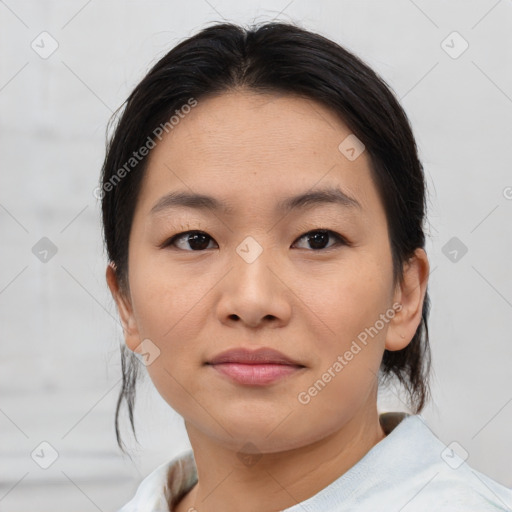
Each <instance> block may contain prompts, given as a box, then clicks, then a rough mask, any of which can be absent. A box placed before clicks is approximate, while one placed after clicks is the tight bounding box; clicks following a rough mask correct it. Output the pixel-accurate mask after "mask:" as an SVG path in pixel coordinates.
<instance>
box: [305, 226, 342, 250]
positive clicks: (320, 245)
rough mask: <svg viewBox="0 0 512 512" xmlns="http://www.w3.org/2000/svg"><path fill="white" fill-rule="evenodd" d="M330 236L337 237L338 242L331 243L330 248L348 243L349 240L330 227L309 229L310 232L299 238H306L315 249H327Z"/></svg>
mask: <svg viewBox="0 0 512 512" xmlns="http://www.w3.org/2000/svg"><path fill="white" fill-rule="evenodd" d="M329 237H333V238H335V239H336V241H337V243H336V244H331V245H330V246H328V247H327V248H330V247H332V246H333V245H348V242H347V241H346V240H345V239H344V238H343V237H342V236H341V235H339V234H338V233H335V232H334V231H331V230H329V229H316V230H314V231H309V232H308V233H304V234H303V235H302V236H301V237H300V238H298V240H302V239H303V238H305V239H306V240H307V243H308V244H310V245H311V246H312V248H313V249H314V250H321V249H326V247H325V245H326V244H327V243H328V240H329Z"/></svg>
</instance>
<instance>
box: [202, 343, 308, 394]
mask: <svg viewBox="0 0 512 512" xmlns="http://www.w3.org/2000/svg"><path fill="white" fill-rule="evenodd" d="M206 365H209V366H211V367H212V369H214V370H215V371H217V372H219V374H220V375H221V376H223V377H227V378H228V379H230V380H231V381H233V382H235V383H237V384H241V385H246V386H265V385H268V384H271V383H273V382H276V381H279V380H281V379H284V378H285V377H288V376H290V375H293V374H296V373H298V372H299V371H300V370H302V369H304V368H306V367H305V366H304V365H303V364H300V363H299V362H297V361H295V360H293V359H291V358H289V357H287V356H285V355H284V354H282V353H281V352H278V351H277V350H274V349H270V348H260V349H257V350H248V349H232V350H228V351H226V352H222V353H221V354H218V355H217V356H215V357H214V358H213V359H211V360H210V361H208V362H206Z"/></svg>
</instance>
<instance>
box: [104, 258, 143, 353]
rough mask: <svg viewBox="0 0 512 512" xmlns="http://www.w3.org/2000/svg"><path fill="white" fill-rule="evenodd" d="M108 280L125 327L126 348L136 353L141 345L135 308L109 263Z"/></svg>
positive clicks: (115, 271)
mask: <svg viewBox="0 0 512 512" xmlns="http://www.w3.org/2000/svg"><path fill="white" fill-rule="evenodd" d="M106 280H107V284H108V287H109V289H110V293H111V294H112V297H113V298H114V301H115V303H116V305H117V310H118V312H119V317H120V319H121V324H122V326H123V332H124V337H125V342H126V346H127V347H128V348H129V349H130V350H132V351H134V350H135V348H136V347H137V346H138V345H139V344H140V341H139V338H140V337H139V332H138V329H137V324H136V321H135V316H134V314H133V308H132V305H131V303H130V301H129V299H128V298H127V297H126V296H125V294H124V293H123V292H122V290H121V288H120V286H119V279H118V276H117V270H116V267H115V264H114V263H113V262H109V264H108V265H107V270H106Z"/></svg>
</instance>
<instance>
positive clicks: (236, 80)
mask: <svg viewBox="0 0 512 512" xmlns="http://www.w3.org/2000/svg"><path fill="white" fill-rule="evenodd" d="M101 190H102V193H101V196H102V211H103V223H104V234H105V241H106V247H107V251H108V257H109V260H110V262H109V265H108V267H107V275H106V277H107V282H108V286H109V288H110V290H111V292H112V295H113V297H114V299H115V301H116V304H117V307H118V310H119V314H120V317H121V320H122V323H123V329H124V336H125V344H126V347H125V346H123V354H122V357H123V388H122V391H121V395H120V397H119V402H118V407H117V411H116V433H117V439H118V443H119V445H120V447H121V448H122V443H121V440H120V436H119V428H118V423H117V420H118V413H119V408H120V405H121V403H122V401H123V399H124V400H126V402H127V405H128V410H129V414H130V420H131V424H132V428H133V405H134V396H135V395H134V392H135V388H134V386H135V381H136V377H137V372H138V368H139V364H140V363H141V362H142V363H143V364H144V365H145V367H146V369H147V371H148V373H149V375H150V377H151V379H152V381H153V383H154V385H155V386H156V388H157V390H158V391H159V393H160V394H161V396H162V397H163V398H164V400H166V402H167V403H168V404H169V405H170V406H171V407H172V408H173V409H174V410H176V411H177V412H178V413H179V414H180V415H182V416H183V418H184V420H185V426H186V429H187V433H188V436H189V439H190V443H191V446H192V449H193V450H192V451H190V452H187V453H185V454H183V455H182V456H180V457H177V458H175V459H173V460H172V461H170V462H169V463H166V464H163V465H161V466H160V467H159V468H157V469H156V470H155V471H154V472H153V473H151V474H150V475H149V476H148V477H146V478H145V479H144V481H143V482H142V483H141V485H140V486H139V489H138V491H137V493H136V495H135V496H134V498H133V499H132V500H131V501H130V502H129V503H128V504H126V505H125V506H124V507H123V508H122V512H129V511H139V512H141V511H153V512H154V511H157V510H158V511H162V510H173V511H177V512H185V511H189V512H191V511H198V512H212V511H215V512H217V511H223V512H230V511H237V512H240V511H277V510H286V511H287V512H291V511H293V512H295V511H297V512H298V511H299V510H300V511H303V510H308V511H322V512H326V511H338V510H365V511H370V510H371V511H375V510H380V511H383V510H385V511H388V510H389V511H391V510H396V511H398V510H404V511H405V510H414V511H416V512H417V511H423V510H425V511H426V510H429V511H431V510H465V511H467V510H474V511H477V510H478V511H479V512H482V511H488V510H489V511H491V510H507V508H506V507H510V506H512V497H511V491H509V490H508V489H506V488H505V487H503V486H501V485H500V484H498V483H497V482H495V481H493V480H491V479H490V478H488V477H487V476H485V475H483V474H481V473H478V472H477V471H474V470H473V469H471V468H470V467H469V466H468V465H467V464H466V463H465V462H464V460H462V459H461V458H460V457H459V456H458V455H457V454H456V453H455V451H454V450H453V449H452V448H451V447H446V446H445V445H444V444H443V443H442V442H441V441H440V440H438V439H437V438H436V437H435V436H434V435H433V434H432V433H431V431H430V430H429V428H428V427H427V425H426V424H425V423H424V421H423V419H422V417H421V416H420V415H419V413H420V411H421V410H422V409H423V407H424V405H425V403H426V401H427V400H428V396H429V391H428V390H429V387H428V374H429V366H430V357H429V346H428V327H427V318H428V312H429V297H428V293H427V282H428V275H429V263H428V258H427V255H426V252H425V249H424V247H425V235H424V231H423V222H424V219H425V215H426V212H425V183H424V176H423V170H422V166H421V163H420V162H419V159H418V155H417V148H416V144H415V140H414V137H413V134H412V131H411V128H410V125H409V122H408V119H407V117H406V115H405V113H404V111H403V109H402V108H401V107H400V105H399V104H398V102H397V100H396V99H395V97H394V96H393V94H392V93H391V92H390V90H389V88H388V87H387V86H386V84H385V83H384V82H383V80H382V79H381V78H379V77H378V76H377V75H376V74H375V73H374V72H373V71H372V70H371V69H370V68H368V67H367V66H366V65H365V64H364V63H363V62H361V60H359V59H358V58H357V57H355V56H354V55H352V54H351V53H349V52H348V51H346V50H345V49H343V48H342V47H340V46H339V45H337V44H335V43H334V42H332V41H329V40H327V39H325V38H323V37H322V36H320V35H317V34H314V33H311V32H308V31H306V30H303V29H301V28H298V27H295V26H293V25H289V24H284V23H268V24H264V25H261V26H259V27H255V28H252V29H250V30H246V29H243V28H242V27H239V26H236V25H233V24H216V25H214V26H211V27H209V28H206V29H205V30H203V31H201V32H199V33H198V34H197V35H195V36H193V37H190V38H188V39H186V40H184V41H183V42H181V43H180V44H179V45H177V46H176V47H175V48H174V49H172V50H171V51H170V52H169V53H168V54H167V55H165V56H164V57H163V58H162V59H161V60H160V61H159V62H158V63H157V64H156V65H155V66H154V67H153V68H152V69H151V70H150V71H149V73H148V74H147V75H146V77H145V78H144V79H143V80H142V81H141V82H140V84H139V85H138V86H137V87H136V88H135V90H134V91H133V92H132V94H131V95H130V97H129V98H128V100H127V103H126V106H125V109H124V111H123V113H122V115H121V117H120V120H119V122H118V124H117V126H116V129H115V132H114V133H113V136H112V138H111V140H110V142H109V145H108V149H107V154H106V158H105V162H104V165H103V171H102V181H101ZM134 353H135V354H139V356H140V357H139V358H137V357H135V355H134ZM389 379H397V380H398V381H399V382H400V383H401V384H402V385H403V387H404V389H405V390H406V392H407V393H408V396H409V401H410V404H409V405H410V408H411V410H412V412H413V414H400V413H386V414H379V412H378V410H377V391H378V386H379V382H380V383H381V384H382V383H383V382H385V381H387V380H389Z"/></svg>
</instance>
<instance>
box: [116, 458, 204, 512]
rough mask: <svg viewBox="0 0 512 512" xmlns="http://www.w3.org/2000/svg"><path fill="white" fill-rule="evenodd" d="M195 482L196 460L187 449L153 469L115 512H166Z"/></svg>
mask: <svg viewBox="0 0 512 512" xmlns="http://www.w3.org/2000/svg"><path fill="white" fill-rule="evenodd" d="M196 481H197V472H196V466H195V460H194V456H193V452H192V450H189V451H187V452H185V453H183V454H181V455H178V456H176V457H174V458H173V459H172V460H170V461H169V462H165V463H163V464H161V465H160V466H158V467H157V468H156V469H154V470H153V471H152V472H151V473H150V474H149V475H148V476H146V477H145V478H144V480H143V481H142V482H141V483H140V484H139V486H138V487H137V491H136V493H135V496H134V497H133V498H132V499H131V500H130V501H129V502H128V503H126V504H125V505H124V506H123V507H122V508H121V509H119V510H118V512H168V511H169V510H170V505H171V504H172V503H173V502H174V501H176V500H177V499H178V498H179V497H180V496H181V495H182V494H184V493H185V492H186V491H187V490H188V489H189V488H191V487H192V486H193V485H194V484H195V482H196Z"/></svg>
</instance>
